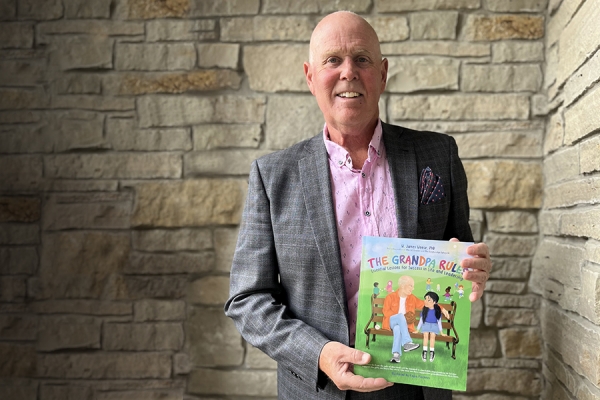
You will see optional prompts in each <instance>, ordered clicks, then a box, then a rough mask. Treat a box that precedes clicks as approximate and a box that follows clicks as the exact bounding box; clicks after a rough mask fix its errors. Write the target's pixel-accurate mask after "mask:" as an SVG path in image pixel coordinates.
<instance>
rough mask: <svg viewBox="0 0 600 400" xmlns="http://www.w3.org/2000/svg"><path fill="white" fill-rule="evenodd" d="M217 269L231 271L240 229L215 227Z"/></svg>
mask: <svg viewBox="0 0 600 400" xmlns="http://www.w3.org/2000/svg"><path fill="white" fill-rule="evenodd" d="M214 238H215V253H216V260H215V262H216V270H217V271H218V272H229V270H230V269H231V263H232V261H233V253H234V251H235V246H236V243H237V238H238V229H232V228H220V229H215V235H214Z"/></svg>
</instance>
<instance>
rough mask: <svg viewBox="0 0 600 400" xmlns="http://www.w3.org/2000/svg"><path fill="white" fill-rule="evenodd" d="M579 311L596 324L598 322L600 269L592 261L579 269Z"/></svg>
mask: <svg viewBox="0 0 600 400" xmlns="http://www.w3.org/2000/svg"><path fill="white" fill-rule="evenodd" d="M578 311H579V313H580V314H581V315H582V316H584V317H585V318H587V319H589V320H590V321H592V322H593V323H594V324H596V325H598V323H600V271H599V270H598V268H597V266H595V265H594V264H592V262H586V263H585V264H584V266H583V268H582V269H581V305H580V308H578Z"/></svg>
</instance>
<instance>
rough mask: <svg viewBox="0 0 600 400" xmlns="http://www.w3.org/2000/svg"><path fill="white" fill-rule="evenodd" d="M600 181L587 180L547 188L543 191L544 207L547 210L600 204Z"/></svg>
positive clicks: (592, 178) (594, 179)
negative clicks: (576, 205)
mask: <svg viewBox="0 0 600 400" xmlns="http://www.w3.org/2000/svg"><path fill="white" fill-rule="evenodd" d="M599 188H600V179H598V178H594V177H591V178H587V179H579V180H576V181H569V182H564V183H561V184H558V185H553V186H548V187H546V188H545V190H544V207H545V208H548V209H552V208H557V207H568V206H573V205H575V204H597V203H599V202H600V192H599V191H598V189H599Z"/></svg>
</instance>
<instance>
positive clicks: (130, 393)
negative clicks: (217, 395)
mask: <svg viewBox="0 0 600 400" xmlns="http://www.w3.org/2000/svg"><path fill="white" fill-rule="evenodd" d="M183 393H184V389H183V388H182V389H171V390H168V389H151V390H122V391H111V392H100V393H98V395H97V397H96V399H98V400H181V399H183V398H184V397H182V396H183Z"/></svg>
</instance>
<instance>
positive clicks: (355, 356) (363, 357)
mask: <svg viewBox="0 0 600 400" xmlns="http://www.w3.org/2000/svg"><path fill="white" fill-rule="evenodd" d="M370 361H371V355H370V354H369V353H365V352H363V351H360V350H354V351H353V352H352V355H351V360H349V362H351V363H352V364H357V365H366V364H368V363H369V362H370Z"/></svg>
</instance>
